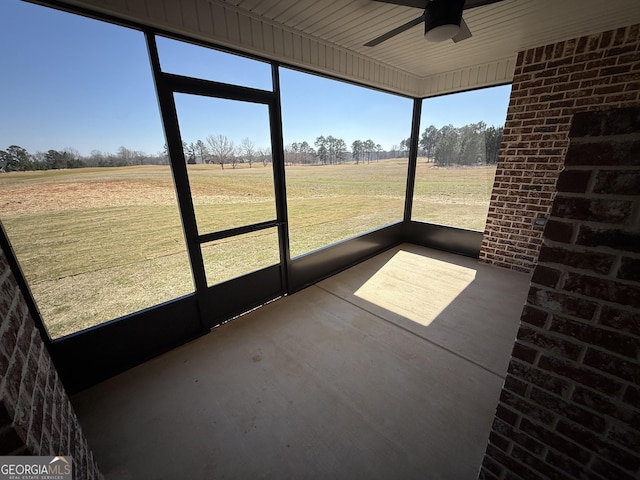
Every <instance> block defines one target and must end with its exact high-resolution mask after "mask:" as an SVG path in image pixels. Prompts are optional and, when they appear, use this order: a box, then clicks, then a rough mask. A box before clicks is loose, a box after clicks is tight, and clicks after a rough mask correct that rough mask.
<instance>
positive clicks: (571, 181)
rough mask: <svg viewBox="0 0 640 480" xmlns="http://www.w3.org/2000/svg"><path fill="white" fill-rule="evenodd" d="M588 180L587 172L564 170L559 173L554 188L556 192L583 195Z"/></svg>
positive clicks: (589, 175) (588, 174) (587, 185)
mask: <svg viewBox="0 0 640 480" xmlns="http://www.w3.org/2000/svg"><path fill="white" fill-rule="evenodd" d="M590 179H591V172H590V171H589V170H564V171H562V172H560V176H559V177H558V182H557V183H556V188H557V190H558V192H568V193H585V192H587V189H588V187H589V180H590Z"/></svg>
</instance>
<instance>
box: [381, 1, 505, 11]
mask: <svg viewBox="0 0 640 480" xmlns="http://www.w3.org/2000/svg"><path fill="white" fill-rule="evenodd" d="M373 1H374V2H380V3H390V4H391V5H402V6H403V7H413V8H422V9H423V8H425V7H426V6H427V3H429V2H430V1H433V0H373ZM501 1H502V0H467V1H466V2H465V3H464V9H465V10H467V9H469V8H476V7H482V6H484V5H490V4H492V3H496V2H501Z"/></svg>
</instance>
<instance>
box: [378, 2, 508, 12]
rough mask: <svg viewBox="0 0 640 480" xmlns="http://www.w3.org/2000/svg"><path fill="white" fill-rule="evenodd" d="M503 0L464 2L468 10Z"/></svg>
mask: <svg viewBox="0 0 640 480" xmlns="http://www.w3.org/2000/svg"><path fill="white" fill-rule="evenodd" d="M376 1H380V0H376ZM501 1H502V0H466V2H464V9H465V10H468V9H470V8H476V7H483V6H485V5H490V4H492V3H497V2H501Z"/></svg>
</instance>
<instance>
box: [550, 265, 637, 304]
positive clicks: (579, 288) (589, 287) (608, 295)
mask: <svg viewBox="0 0 640 480" xmlns="http://www.w3.org/2000/svg"><path fill="white" fill-rule="evenodd" d="M562 289H563V290H564V291H566V292H572V293H577V294H580V295H583V296H587V297H592V298H597V299H601V300H605V301H608V302H614V303H618V304H620V305H629V306H631V307H634V308H640V285H630V284H625V283H621V282H614V281H611V280H610V279H606V278H599V277H592V276H590V275H581V274H578V273H574V272H568V273H567V274H566V276H565V279H564V284H563V286H562Z"/></svg>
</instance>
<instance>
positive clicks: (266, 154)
mask: <svg viewBox="0 0 640 480" xmlns="http://www.w3.org/2000/svg"><path fill="white" fill-rule="evenodd" d="M259 155H260V158H261V159H262V165H263V166H265V167H266V166H267V165H268V164H269V163H270V162H271V149H270V148H262V149H260V153H259Z"/></svg>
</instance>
